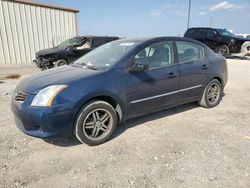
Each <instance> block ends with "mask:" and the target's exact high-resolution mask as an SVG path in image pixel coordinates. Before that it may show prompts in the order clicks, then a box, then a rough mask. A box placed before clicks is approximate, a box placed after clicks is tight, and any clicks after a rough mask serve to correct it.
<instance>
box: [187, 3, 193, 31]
mask: <svg viewBox="0 0 250 188" xmlns="http://www.w3.org/2000/svg"><path fill="white" fill-rule="evenodd" d="M191 3H192V2H191V0H189V5H188V23H187V28H188V29H189V26H190V14H191Z"/></svg>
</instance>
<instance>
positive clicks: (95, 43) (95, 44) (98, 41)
mask: <svg viewBox="0 0 250 188" xmlns="http://www.w3.org/2000/svg"><path fill="white" fill-rule="evenodd" d="M105 43H106V40H105V39H104V38H93V39H92V44H93V48H96V47H98V46H101V45H103V44H105Z"/></svg>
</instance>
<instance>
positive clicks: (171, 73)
mask: <svg viewBox="0 0 250 188" xmlns="http://www.w3.org/2000/svg"><path fill="white" fill-rule="evenodd" d="M176 76H177V75H176V74H175V73H173V72H170V73H169V74H168V78H175V77H176Z"/></svg>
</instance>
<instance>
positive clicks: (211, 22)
mask: <svg viewBox="0 0 250 188" xmlns="http://www.w3.org/2000/svg"><path fill="white" fill-rule="evenodd" d="M212 25H213V17H212V16H211V17H210V27H212Z"/></svg>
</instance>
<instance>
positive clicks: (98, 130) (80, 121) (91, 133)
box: [74, 101, 118, 146]
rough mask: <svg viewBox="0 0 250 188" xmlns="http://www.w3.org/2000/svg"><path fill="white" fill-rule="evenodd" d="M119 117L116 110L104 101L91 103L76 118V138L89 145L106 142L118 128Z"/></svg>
mask: <svg viewBox="0 0 250 188" xmlns="http://www.w3.org/2000/svg"><path fill="white" fill-rule="evenodd" d="M117 121H118V117H117V114H116V111H115V110H114V108H113V107H112V106H111V105H110V104H109V103H107V102H104V101H91V102H90V103H88V104H86V105H85V106H83V108H82V109H81V111H80V113H79V114H78V116H77V118H76V123H75V127H74V134H75V137H76V138H77V139H78V140H79V141H80V142H81V143H86V144H88V145H91V146H93V145H99V144H102V143H104V142H106V141H107V140H108V139H109V138H110V136H111V135H112V133H113V132H114V130H115V128H116V126H117Z"/></svg>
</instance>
